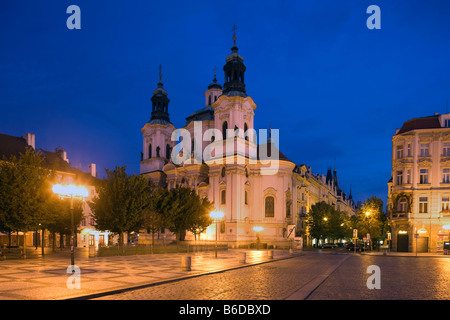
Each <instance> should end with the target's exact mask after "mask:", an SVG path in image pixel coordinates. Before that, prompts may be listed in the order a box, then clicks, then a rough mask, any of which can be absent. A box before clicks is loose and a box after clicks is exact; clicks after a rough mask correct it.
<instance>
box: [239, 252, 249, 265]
mask: <svg viewBox="0 0 450 320" xmlns="http://www.w3.org/2000/svg"><path fill="white" fill-rule="evenodd" d="M246 259H247V254H246V253H245V252H243V253H241V256H240V257H239V262H240V263H246Z"/></svg>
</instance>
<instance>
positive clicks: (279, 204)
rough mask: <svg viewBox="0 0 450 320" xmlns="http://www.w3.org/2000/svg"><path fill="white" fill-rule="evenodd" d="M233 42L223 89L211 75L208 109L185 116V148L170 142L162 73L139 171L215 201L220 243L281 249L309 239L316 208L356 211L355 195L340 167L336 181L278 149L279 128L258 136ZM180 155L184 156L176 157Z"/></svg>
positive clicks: (144, 130) (241, 63)
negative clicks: (343, 185) (324, 204)
mask: <svg viewBox="0 0 450 320" xmlns="http://www.w3.org/2000/svg"><path fill="white" fill-rule="evenodd" d="M233 40H234V44H233V47H232V48H231V53H230V54H229V55H228V56H227V57H226V59H225V65H224V67H223V71H224V79H225V82H224V84H223V87H222V85H220V84H219V83H218V82H217V79H216V74H214V79H213V81H212V83H211V84H210V85H209V86H208V88H207V90H206V91H205V92H204V95H205V106H204V107H202V108H201V109H199V110H197V111H194V112H192V113H191V114H190V115H189V116H188V117H186V123H185V125H184V127H182V128H179V129H183V130H184V132H185V133H188V134H187V135H185V136H184V137H183V139H182V140H183V142H184V143H185V144H184V146H183V144H182V143H180V142H179V141H178V140H177V139H173V136H172V135H173V133H174V131H176V130H177V129H176V128H175V126H174V125H173V124H172V123H171V122H170V118H169V111H168V106H169V98H168V93H167V91H166V90H165V89H164V87H163V83H162V81H161V80H162V76H161V74H160V76H159V78H160V79H159V82H158V85H157V88H156V89H155V90H154V91H153V97H152V98H151V101H152V112H151V117H150V120H149V121H148V122H147V123H146V124H145V125H144V127H143V128H142V129H141V131H142V133H143V152H142V153H141V162H140V173H141V175H143V176H145V177H146V178H148V179H149V180H152V181H153V182H154V183H156V184H159V185H161V186H164V187H167V188H169V189H170V188H174V187H175V186H176V185H183V186H187V187H191V188H194V189H196V190H197V192H198V194H199V195H200V196H201V197H207V198H208V199H209V200H210V201H212V202H213V203H214V206H215V209H216V210H217V211H221V212H223V213H224V218H223V220H222V221H221V222H220V225H219V228H220V231H219V230H218V231H219V240H220V241H221V242H227V243H230V244H232V245H235V246H240V245H248V244H249V243H254V242H255V241H256V240H257V239H259V240H260V241H262V242H266V243H268V244H272V245H279V246H283V245H287V244H288V243H289V241H290V240H292V236H294V235H297V236H300V237H303V238H304V239H307V230H306V227H305V224H304V220H305V217H306V214H307V212H308V211H309V208H310V207H311V205H313V204H314V203H316V202H318V201H328V202H329V203H332V204H333V205H335V206H336V208H340V209H341V210H342V211H346V212H349V214H353V213H354V212H355V206H354V203H353V200H352V199H351V196H350V197H349V198H348V197H347V196H346V194H345V193H344V192H343V191H342V190H341V189H340V188H339V185H338V183H337V175H336V171H335V172H334V177H333V178H334V179H335V180H334V181H331V180H328V179H327V178H326V177H325V176H318V175H314V174H312V173H311V169H310V168H307V167H306V166H296V164H295V163H294V162H293V161H291V160H290V159H288V158H287V157H286V156H285V155H284V154H283V153H281V152H280V151H279V147H278V141H277V140H278V139H277V138H276V137H275V138H274V134H273V132H272V131H274V130H269V132H268V133H266V134H267V138H266V139H264V137H261V134H260V135H259V137H260V140H259V141H258V139H257V135H254V133H255V131H254V117H255V112H256V109H257V105H256V103H255V102H254V100H253V99H252V97H250V96H249V95H248V93H247V90H246V86H245V72H246V66H245V65H244V59H243V57H242V56H241V55H240V54H239V53H238V47H237V46H236V38H235V37H234V38H233ZM274 132H275V131H274ZM186 137H190V138H189V140H187V139H188V138H186ZM174 140H175V141H174ZM186 140H187V141H186ZM180 145H181V148H180ZM185 147H188V148H185ZM180 156H181V157H182V161H175V159H176V158H177V157H180ZM289 226H295V227H296V231H295V233H294V234H289V233H288V230H291V228H289ZM215 233H216V230H215V224H213V225H211V226H210V227H209V228H208V229H207V231H206V232H205V234H202V235H201V238H202V239H209V240H213V239H215ZM159 236H161V235H158V237H159ZM164 236H165V237H167V233H165V235H164ZM186 238H187V239H191V238H192V236H191V235H189V234H188V235H187V237H186ZM308 241H309V240H308Z"/></svg>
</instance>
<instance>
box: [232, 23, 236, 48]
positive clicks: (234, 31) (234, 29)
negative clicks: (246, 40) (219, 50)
mask: <svg viewBox="0 0 450 320" xmlns="http://www.w3.org/2000/svg"><path fill="white" fill-rule="evenodd" d="M236 29H237V27H236V25H235V24H233V28H232V30H233V41H234V45H236Z"/></svg>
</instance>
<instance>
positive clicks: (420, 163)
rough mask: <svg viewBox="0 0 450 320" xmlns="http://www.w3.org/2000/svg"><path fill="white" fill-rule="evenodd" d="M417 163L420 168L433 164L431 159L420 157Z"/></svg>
mask: <svg viewBox="0 0 450 320" xmlns="http://www.w3.org/2000/svg"><path fill="white" fill-rule="evenodd" d="M417 165H418V166H419V167H420V168H424V167H431V166H432V165H433V162H431V160H429V159H421V160H419V161H418V162H417Z"/></svg>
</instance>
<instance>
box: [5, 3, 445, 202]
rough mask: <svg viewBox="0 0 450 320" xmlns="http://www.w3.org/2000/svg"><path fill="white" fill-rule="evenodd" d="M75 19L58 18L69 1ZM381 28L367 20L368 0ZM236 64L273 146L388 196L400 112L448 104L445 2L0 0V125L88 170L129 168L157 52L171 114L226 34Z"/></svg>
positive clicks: (403, 115) (135, 158)
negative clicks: (75, 25)
mask: <svg viewBox="0 0 450 320" xmlns="http://www.w3.org/2000/svg"><path fill="white" fill-rule="evenodd" d="M72 4H75V5H78V6H79V7H80V9H81V30H69V29H68V28H67V27H66V20H67V18H68V17H69V16H70V14H67V13H66V9H67V7H68V6H69V5H72ZM373 4H375V5H378V6H379V7H380V9H381V30H369V29H368V28H367V27H366V20H367V18H368V17H369V16H370V14H367V13H366V10H367V7H368V6H369V5H373ZM233 24H236V26H237V30H236V36H237V46H238V47H239V53H240V54H241V55H242V56H243V57H244V63H245V65H246V67H247V71H246V74H245V82H246V88H247V93H248V95H250V96H251V97H252V98H253V100H254V101H255V103H256V104H257V106H258V108H257V109H256V111H255V128H256V129H267V128H269V126H270V125H271V127H272V128H275V129H280V149H281V151H282V152H283V153H284V154H285V155H286V156H287V157H288V158H290V159H291V160H292V161H293V162H295V163H296V164H306V165H308V166H311V168H312V171H313V172H314V173H324V174H326V171H327V169H329V168H332V167H333V166H334V164H336V169H337V172H338V177H339V181H340V186H341V188H342V189H343V190H344V191H345V192H347V193H348V191H349V189H350V186H351V189H352V194H353V197H354V199H355V200H356V201H358V200H361V201H364V200H365V199H367V198H368V197H370V196H378V197H380V198H382V199H383V201H384V202H386V197H387V182H388V180H389V179H390V175H391V143H392V135H393V134H394V133H395V129H396V128H400V127H401V126H402V124H403V122H405V121H406V120H408V119H411V118H414V117H421V116H429V115H433V114H434V113H435V112H439V113H446V110H447V106H446V102H447V100H449V99H450V63H449V60H450V37H449V33H450V2H448V1H442V0H440V1H439V0H434V1H382V0H371V1H365V0H346V1H340V0H339V1H338V0H335V1H329V0H327V1H325V0H322V1H313V0H309V1H261V0H258V1H221V2H218V1H92V0H90V1H87V0H83V1H80V0H71V1H63V0H58V1H48V0H44V1H21V0H2V1H0V44H1V47H0V48H1V50H0V117H1V118H0V133H4V134H9V135H13V136H22V135H23V134H25V133H26V132H32V133H34V134H36V147H37V148H42V149H46V150H54V149H55V148H57V147H62V148H63V149H65V150H66V151H67V152H68V157H69V159H70V161H71V163H72V165H73V166H75V167H78V168H80V169H82V170H83V171H87V168H88V165H89V163H96V164H97V170H98V173H99V176H100V177H102V176H104V169H105V168H109V169H112V168H114V166H116V165H119V166H122V165H127V172H128V173H130V174H132V173H139V161H140V152H141V151H142V133H141V131H140V129H141V128H142V127H143V126H144V124H145V123H146V122H147V121H148V120H149V119H150V112H151V102H150V98H151V96H152V91H153V90H154V89H155V88H156V86H157V82H158V79H159V78H158V73H159V65H160V64H162V66H163V67H162V68H163V76H162V80H163V83H164V87H165V89H166V90H167V91H168V94H169V99H170V104H169V113H170V119H171V122H172V123H173V124H174V125H175V126H176V127H177V128H178V127H182V126H184V125H185V117H187V116H188V115H189V114H190V113H191V112H193V111H195V110H198V109H201V108H203V107H204V94H203V92H204V91H205V90H206V89H207V86H208V84H210V83H211V81H212V78H213V74H214V71H213V70H214V68H215V67H216V68H217V70H218V71H217V77H218V81H219V82H220V83H221V84H223V81H224V75H223V71H222V68H223V66H224V64H225V57H226V56H227V55H228V54H229V53H230V48H231V47H232V45H233V40H232V36H233V34H232V26H233Z"/></svg>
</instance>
